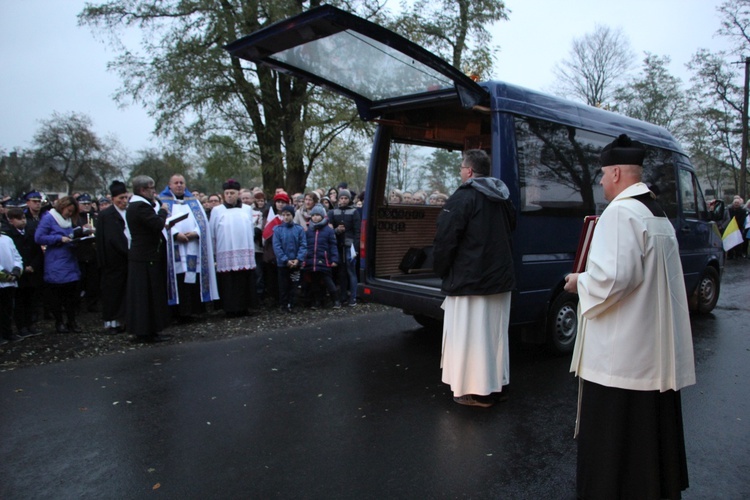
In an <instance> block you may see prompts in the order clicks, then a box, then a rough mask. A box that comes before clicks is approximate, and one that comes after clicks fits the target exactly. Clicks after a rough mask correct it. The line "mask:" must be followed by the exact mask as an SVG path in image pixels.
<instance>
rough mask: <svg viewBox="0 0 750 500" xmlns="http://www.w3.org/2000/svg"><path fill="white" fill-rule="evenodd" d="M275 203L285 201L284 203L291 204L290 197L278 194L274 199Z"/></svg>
mask: <svg viewBox="0 0 750 500" xmlns="http://www.w3.org/2000/svg"><path fill="white" fill-rule="evenodd" d="M273 201H274V203H275V202H277V201H283V202H284V203H289V202H290V200H289V195H288V194H286V193H278V194H277V195H275V196H274V197H273Z"/></svg>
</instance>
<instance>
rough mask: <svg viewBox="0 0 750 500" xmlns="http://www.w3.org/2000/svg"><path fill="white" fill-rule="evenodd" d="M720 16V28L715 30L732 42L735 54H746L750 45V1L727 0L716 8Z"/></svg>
mask: <svg viewBox="0 0 750 500" xmlns="http://www.w3.org/2000/svg"><path fill="white" fill-rule="evenodd" d="M716 10H717V11H718V12H719V15H720V16H721V18H722V19H721V28H719V30H718V31H717V32H716V34H717V35H720V36H723V37H726V38H728V39H729V40H731V41H732V42H734V44H735V46H734V50H733V51H732V53H733V54H735V55H740V56H745V55H747V53H746V52H747V49H748V47H750V1H749V0H728V1H726V2H724V3H723V4H721V5H720V6H719V7H717V9H716Z"/></svg>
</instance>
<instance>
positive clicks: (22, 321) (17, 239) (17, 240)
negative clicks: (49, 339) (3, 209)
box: [7, 208, 44, 337]
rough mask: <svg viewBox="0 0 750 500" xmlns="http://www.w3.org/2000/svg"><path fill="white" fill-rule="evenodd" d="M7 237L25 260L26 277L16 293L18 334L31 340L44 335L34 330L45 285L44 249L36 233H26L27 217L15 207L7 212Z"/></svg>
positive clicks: (23, 276) (24, 273)
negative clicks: (38, 305)
mask: <svg viewBox="0 0 750 500" xmlns="http://www.w3.org/2000/svg"><path fill="white" fill-rule="evenodd" d="M7 218H8V223H9V224H10V227H9V228H8V231H7V235H8V236H9V237H10V238H11V239H12V240H13V243H14V244H15V246H16V250H18V253H19V254H20V255H21V259H22V260H23V274H22V275H21V279H19V280H18V288H17V289H16V291H15V295H16V296H15V311H14V317H15V321H16V328H17V329H18V335H19V336H21V337H30V336H33V335H39V334H41V333H42V332H41V331H39V330H37V329H36V328H34V326H33V322H34V321H33V320H34V312H35V309H36V305H37V301H38V297H39V296H40V295H41V290H42V286H43V285H44V275H43V274H42V273H43V269H42V267H43V265H44V253H42V247H41V246H39V245H37V243H36V241H34V233H33V232H32V231H27V230H26V216H25V215H24V213H23V210H22V209H21V208H11V209H9V210H8V213H7Z"/></svg>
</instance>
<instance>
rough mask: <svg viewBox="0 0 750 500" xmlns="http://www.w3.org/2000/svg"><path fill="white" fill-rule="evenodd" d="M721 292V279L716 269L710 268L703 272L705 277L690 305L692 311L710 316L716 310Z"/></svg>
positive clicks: (694, 293) (696, 289)
mask: <svg viewBox="0 0 750 500" xmlns="http://www.w3.org/2000/svg"><path fill="white" fill-rule="evenodd" d="M720 291H721V279H720V278H719V273H718V271H717V270H716V268H714V267H712V266H708V267H707V268H706V270H705V271H703V276H701V280H700V282H699V283H698V286H697V287H696V288H695V292H693V296H692V297H691V299H692V300H691V301H690V305H691V306H692V309H693V310H695V311H696V312H698V313H699V314H708V313H710V312H711V311H713V310H714V307H716V303H717V302H719V292H720Z"/></svg>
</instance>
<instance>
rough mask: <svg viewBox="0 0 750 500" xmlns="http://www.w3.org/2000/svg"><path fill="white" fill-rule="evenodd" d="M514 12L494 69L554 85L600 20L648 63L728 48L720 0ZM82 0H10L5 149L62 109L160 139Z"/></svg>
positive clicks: (2, 59)
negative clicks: (88, 23) (118, 96)
mask: <svg viewBox="0 0 750 500" xmlns="http://www.w3.org/2000/svg"><path fill="white" fill-rule="evenodd" d="M505 3H506V6H507V7H508V8H509V9H510V11H511V13H510V20H509V21H505V22H501V23H499V24H498V25H497V26H496V27H494V28H493V33H494V34H495V44H497V45H500V46H501V51H500V53H499V56H498V59H497V62H496V69H495V72H494V75H493V76H494V77H495V78H497V79H500V80H505V81H507V82H509V83H515V84H518V85H523V86H525V87H528V88H531V89H535V90H542V91H550V89H551V88H552V86H553V84H554V80H555V79H554V73H553V69H554V67H555V65H556V64H557V63H558V62H559V61H561V60H562V59H564V58H566V56H567V54H568V51H569V50H570V47H571V43H572V41H573V39H574V38H578V37H581V36H582V35H584V34H586V33H591V32H593V30H594V28H595V27H596V25H597V24H602V25H606V26H609V27H611V28H614V29H617V28H622V30H623V32H624V33H625V35H626V36H627V37H628V38H629V40H630V43H631V45H632V48H633V50H634V52H635V53H636V54H637V56H638V61H639V62H640V61H641V60H642V58H643V53H644V51H649V52H651V53H653V54H657V55H659V56H664V55H668V56H670V57H671V58H672V65H671V67H670V70H671V72H672V74H674V75H675V76H678V77H680V78H682V79H683V81H684V82H685V83H687V79H688V77H689V75H688V73H687V71H686V70H685V68H684V65H685V63H687V62H688V61H689V59H690V57H691V55H692V54H693V53H695V52H696V51H697V50H698V49H699V48H708V49H711V50H721V49H727V48H728V45H727V43H726V41H724V40H723V39H719V38H715V37H714V33H715V32H716V30H717V29H718V28H719V18H718V16H717V14H716V7H717V6H718V5H720V4H721V3H722V2H721V1H720V0H630V1H628V2H607V1H602V0H567V1H561V0H506V2H505ZM84 4H85V2H84V1H82V0H0V26H1V29H0V110H2V111H1V114H0V116H2V119H0V150H2V149H4V150H6V151H8V150H11V149H13V148H16V147H20V148H27V147H30V146H31V141H32V139H33V135H34V133H35V132H36V130H37V129H38V127H39V122H40V120H45V119H48V118H50V117H51V115H52V113H53V112H55V111H57V112H59V113H69V112H77V113H83V114H86V115H88V116H89V117H90V118H91V119H92V120H93V123H94V131H95V132H96V133H97V134H99V135H101V136H107V135H112V136H115V137H116V138H117V139H118V140H119V141H120V142H121V143H122V144H123V145H124V146H125V147H126V148H127V149H128V150H129V151H130V152H131V153H135V152H136V151H138V150H142V149H146V148H150V147H157V146H158V142H157V141H156V140H155V139H154V138H153V137H152V136H151V130H152V129H153V120H151V119H150V118H149V117H148V114H147V113H146V111H145V110H143V109H142V108H140V107H138V106H133V105H131V106H129V107H126V108H124V109H120V108H119V107H118V106H117V104H116V103H115V102H114V100H113V99H112V96H113V94H114V93H115V91H116V90H117V88H118V86H119V80H118V77H117V76H116V75H115V74H114V73H111V72H108V71H107V68H106V66H107V62H108V61H110V60H111V59H112V58H113V57H114V54H113V53H112V52H110V51H108V49H107V48H106V47H105V46H104V45H103V44H102V43H101V42H99V41H97V40H95V39H94V37H93V36H92V35H91V32H90V30H89V29H88V28H85V27H84V28H80V27H78V26H77V19H76V15H77V14H78V13H79V12H80V11H81V10H82V9H83V7H84Z"/></svg>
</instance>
